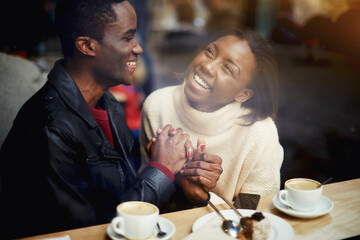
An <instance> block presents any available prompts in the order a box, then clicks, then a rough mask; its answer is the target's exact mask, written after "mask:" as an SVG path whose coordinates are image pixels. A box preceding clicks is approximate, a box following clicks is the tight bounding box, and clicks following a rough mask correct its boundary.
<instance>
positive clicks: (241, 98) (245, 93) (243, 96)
mask: <svg viewBox="0 0 360 240" xmlns="http://www.w3.org/2000/svg"><path fill="white" fill-rule="evenodd" d="M253 93H254V92H253V90H251V89H249V88H244V89H242V90H241V92H240V93H239V94H238V95H236V97H235V101H236V102H239V103H243V102H245V101H247V100H248V99H250V98H251V97H252V95H253Z"/></svg>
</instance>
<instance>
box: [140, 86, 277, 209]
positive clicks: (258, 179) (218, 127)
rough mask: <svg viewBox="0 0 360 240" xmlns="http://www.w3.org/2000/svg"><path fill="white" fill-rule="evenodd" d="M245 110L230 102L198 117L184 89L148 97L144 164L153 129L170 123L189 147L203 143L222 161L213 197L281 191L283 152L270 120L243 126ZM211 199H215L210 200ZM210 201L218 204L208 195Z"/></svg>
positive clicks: (143, 127) (142, 134) (144, 114)
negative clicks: (184, 135) (185, 137)
mask: <svg viewBox="0 0 360 240" xmlns="http://www.w3.org/2000/svg"><path fill="white" fill-rule="evenodd" d="M248 112H249V110H247V109H245V108H242V107H241V104H240V103H236V102H233V103H231V104H228V105H226V106H224V107H222V108H221V109H219V110H217V111H215V112H210V113H208V112H200V111H198V110H196V109H194V108H192V107H191V106H190V105H189V103H188V102H187V99H186V96H185V94H184V90H183V84H182V85H178V86H173V87H166V88H163V89H159V90H157V91H155V92H153V93H152V94H151V95H150V96H149V97H148V98H147V99H146V101H145V102H144V105H143V110H142V120H141V131H140V144H141V151H142V157H143V159H145V160H144V162H143V164H144V165H145V164H146V161H147V160H146V159H147V157H146V152H145V147H146V144H147V143H148V142H149V141H150V139H151V138H152V137H153V136H154V135H155V133H156V130H157V129H159V128H163V127H164V126H165V125H166V124H171V125H172V126H173V127H174V128H177V127H181V128H182V129H183V130H184V132H185V133H187V134H189V135H190V140H191V142H192V144H193V145H194V147H196V142H197V139H198V138H199V137H202V138H204V139H205V142H206V148H205V149H206V151H207V152H208V153H212V154H216V155H218V156H220V157H221V158H222V168H223V173H222V174H221V176H220V178H219V181H218V182H217V185H216V187H215V188H214V189H213V190H212V192H214V193H216V194H217V195H219V196H224V197H226V198H227V199H229V200H232V199H233V198H234V197H236V195H237V194H238V193H240V192H246V193H257V194H260V195H269V194H273V193H275V192H277V191H279V189H280V167H281V164H282V161H283V148H282V147H281V145H280V143H279V138H278V133H277V129H276V126H275V124H274V122H273V120H272V119H271V118H266V119H265V120H262V121H258V122H256V123H255V124H253V125H251V126H242V125H240V124H241V123H244V121H243V120H242V119H241V118H239V117H240V116H243V115H244V114H246V113H248ZM214 198H215V199H214ZM212 201H215V202H220V201H219V200H218V199H217V197H216V196H213V194H212Z"/></svg>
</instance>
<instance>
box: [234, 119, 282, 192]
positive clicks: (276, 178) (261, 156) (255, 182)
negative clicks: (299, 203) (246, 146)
mask: <svg viewBox="0 0 360 240" xmlns="http://www.w3.org/2000/svg"><path fill="white" fill-rule="evenodd" d="M269 121H271V123H272V124H271V125H270V124H266V125H265V126H262V127H261V128H257V129H256V135H255V136H256V141H255V145H254V149H253V154H249V156H248V159H246V161H254V162H255V164H254V167H253V169H252V170H251V172H250V174H249V175H248V177H247V178H246V181H245V182H244V184H243V185H242V187H241V190H240V191H241V192H247V193H257V194H260V195H262V196H264V195H271V194H274V193H276V192H278V191H279V190H280V168H281V164H282V161H283V158H284V152H283V148H282V146H281V145H280V143H279V138H278V134H277V129H276V126H275V124H274V123H273V122H272V120H270V119H269Z"/></svg>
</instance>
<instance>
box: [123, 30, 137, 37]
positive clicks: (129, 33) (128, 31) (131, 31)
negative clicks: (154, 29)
mask: <svg viewBox="0 0 360 240" xmlns="http://www.w3.org/2000/svg"><path fill="white" fill-rule="evenodd" d="M135 33H136V29H129V30H127V31H126V32H124V33H123V36H127V35H134V34H135Z"/></svg>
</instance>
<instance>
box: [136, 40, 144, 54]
mask: <svg viewBox="0 0 360 240" xmlns="http://www.w3.org/2000/svg"><path fill="white" fill-rule="evenodd" d="M135 41H136V40H135ZM133 52H134V53H135V54H136V55H141V54H143V52H144V51H143V49H142V47H141V46H140V44H139V43H138V41H136V44H135V46H134V48H133Z"/></svg>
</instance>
